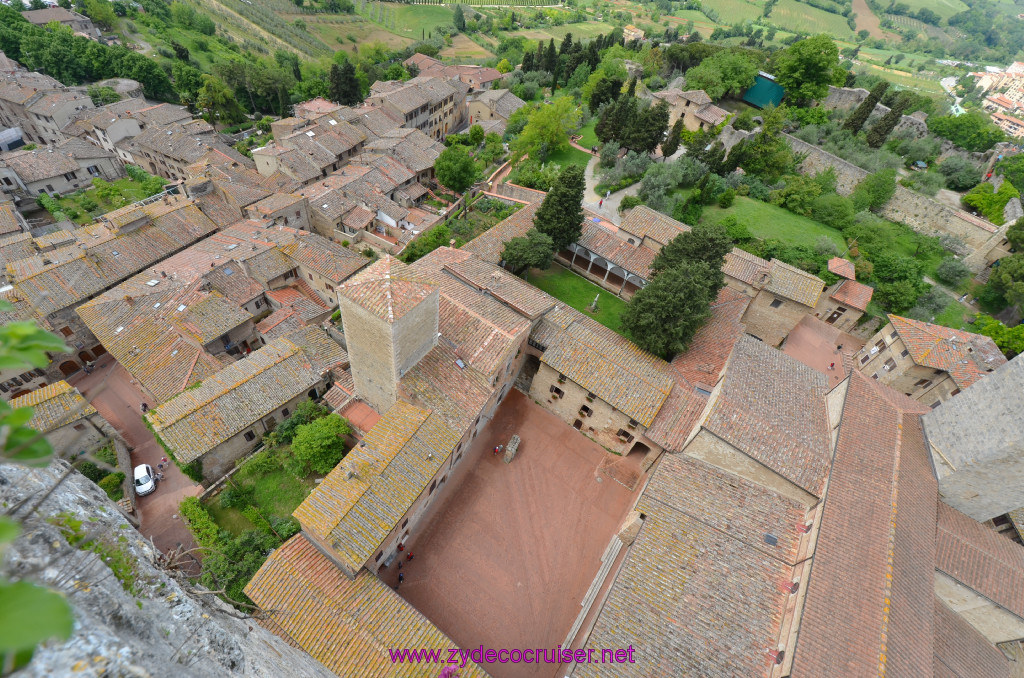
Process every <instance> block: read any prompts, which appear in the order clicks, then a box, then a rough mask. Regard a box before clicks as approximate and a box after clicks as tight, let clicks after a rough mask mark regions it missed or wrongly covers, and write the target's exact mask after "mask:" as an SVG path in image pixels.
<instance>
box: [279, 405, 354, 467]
mask: <svg viewBox="0 0 1024 678" xmlns="http://www.w3.org/2000/svg"><path fill="white" fill-rule="evenodd" d="M351 432H352V429H351V428H349V425H348V422H347V421H345V420H344V419H342V418H341V417H339V416H338V415H337V414H329V415H327V416H326V417H322V418H320V419H315V420H313V421H311V422H310V423H308V424H303V425H302V426H300V427H299V428H298V429H297V430H296V431H295V437H294V438H293V439H292V453H293V454H294V455H295V457H296V458H298V459H300V460H302V461H304V462H305V463H307V464H309V467H310V468H312V469H313V470H314V471H316V472H317V473H329V472H330V471H331V469H333V468H334V467H335V466H337V465H338V462H339V461H341V459H342V457H344V456H345V440H344V437H345V436H346V435H348V434H349V433H351Z"/></svg>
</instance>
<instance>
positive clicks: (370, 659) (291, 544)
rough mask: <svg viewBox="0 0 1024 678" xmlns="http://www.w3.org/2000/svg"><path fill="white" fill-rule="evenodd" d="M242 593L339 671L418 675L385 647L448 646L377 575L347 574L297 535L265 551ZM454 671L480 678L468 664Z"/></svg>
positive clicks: (274, 626)
mask: <svg viewBox="0 0 1024 678" xmlns="http://www.w3.org/2000/svg"><path fill="white" fill-rule="evenodd" d="M245 593H246V595H248V596H249V597H250V598H251V599H252V600H253V602H255V603H256V604H257V605H259V606H260V607H261V608H262V609H263V610H264V611H265V612H266V613H267V619H266V622H265V623H266V624H267V626H268V627H269V628H270V630H272V631H273V632H274V633H277V634H278V635H280V636H281V637H283V638H285V639H287V640H290V641H291V642H293V643H295V644H296V645H298V646H299V647H301V648H302V649H303V650H305V651H306V652H308V653H309V654H310V655H312V656H313V658H314V659H316V660H318V661H319V662H320V663H322V664H323V665H324V666H326V667H327V668H328V669H330V670H331V671H333V672H334V673H336V674H337V675H339V676H351V677H352V678H370V677H371V676H387V677H388V678H419V677H420V676H423V675H424V667H423V666H422V665H420V664H416V663H408V664H402V663H395V662H393V661H392V660H391V658H390V656H389V655H388V648H397V647H416V648H438V649H440V650H441V651H442V653H444V654H445V655H447V649H448V648H449V647H456V645H455V642H454V641H452V640H451V639H450V638H448V637H447V636H445V635H444V634H443V633H442V632H441V630H440V629H438V628H437V627H436V626H434V625H433V624H432V623H431V622H430V620H428V619H427V618H426V617H424V616H423V615H422V614H421V613H420V612H418V611H417V610H416V609H415V608H414V607H413V606H412V605H410V604H409V603H407V602H405V600H403V599H402V598H401V596H399V595H398V594H397V593H395V592H394V591H392V590H391V588H390V587H389V586H387V585H386V584H385V583H384V582H382V581H381V580H380V579H378V578H377V577H375V576H374V575H372V574H370V573H369V572H366V571H362V572H360V573H359V574H358V575H357V576H356V577H355V578H354V579H351V580H350V579H348V578H347V577H346V576H345V575H344V574H342V572H341V571H340V570H339V569H338V568H337V567H335V565H334V564H333V563H332V562H331V561H330V560H328V559H327V557H326V556H324V555H323V553H321V552H320V551H319V550H318V549H317V548H316V546H314V545H313V543H312V542H311V541H310V540H309V538H307V537H306V535H303V534H297V535H295V536H294V537H292V538H291V539H289V540H288V541H287V542H285V543H284V544H283V545H282V546H281V547H279V548H277V549H275V550H274V551H273V552H272V553H271V554H270V556H269V557H268V558H267V560H266V562H264V563H263V566H262V567H260V569H259V571H257V572H256V574H255V575H254V576H253V578H252V580H251V581H250V582H249V583H248V584H246V586H245ZM428 673H433V671H432V670H430V671H428ZM459 675H460V676H461V677H462V678H486V676H487V674H486V673H484V671H483V670H481V669H480V667H478V666H477V665H476V664H473V663H472V662H470V663H469V664H467V666H466V667H465V668H462V669H460V670H459Z"/></svg>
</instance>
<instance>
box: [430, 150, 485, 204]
mask: <svg viewBox="0 0 1024 678" xmlns="http://www.w3.org/2000/svg"><path fill="white" fill-rule="evenodd" d="M434 171H435V172H436V173H437V180H438V181H439V182H441V185H442V186H444V187H445V188H447V189H449V190H452V191H455V192H456V193H464V192H465V191H466V189H467V188H469V187H470V186H472V185H473V182H474V181H476V180H477V177H478V176H479V174H480V170H479V169H477V166H476V163H475V162H473V158H471V157H469V154H468V153H467V152H466V147H465V146H461V145H459V144H455V145H453V146H449V147H448V148H446V149H444V151H442V152H441V155H439V156H438V157H437V161H436V162H435V163H434Z"/></svg>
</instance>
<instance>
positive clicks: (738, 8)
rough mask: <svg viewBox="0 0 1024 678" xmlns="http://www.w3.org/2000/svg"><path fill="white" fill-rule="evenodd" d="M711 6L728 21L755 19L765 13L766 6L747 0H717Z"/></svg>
mask: <svg viewBox="0 0 1024 678" xmlns="http://www.w3.org/2000/svg"><path fill="white" fill-rule="evenodd" d="M709 6H710V7H711V8H712V9H714V10H715V11H716V12H718V16H719V18H720V20H722V21H726V22H727V23H737V22H744V21H753V20H754V19H758V18H760V16H761V14H763V13H764V8H762V7H759V6H757V5H755V4H754V3H752V2H747V0H715V2H713V3H711V4H710V5H709Z"/></svg>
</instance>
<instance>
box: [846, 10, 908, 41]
mask: <svg viewBox="0 0 1024 678" xmlns="http://www.w3.org/2000/svg"><path fill="white" fill-rule="evenodd" d="M853 13H854V14H856V15H857V30H858V31H860V30H863V29H865V28H866V29H867V31H868V33H869V34H870V35H871V37H872V38H882V39H883V40H893V39H898V38H899V36H898V35H894V34H893V33H890V32H889V31H883V30H882V22H881V21H880V20H879V18H878V17H877V16H875V13H874V12H872V11H871V8H870V7H868V2H867V0H853Z"/></svg>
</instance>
